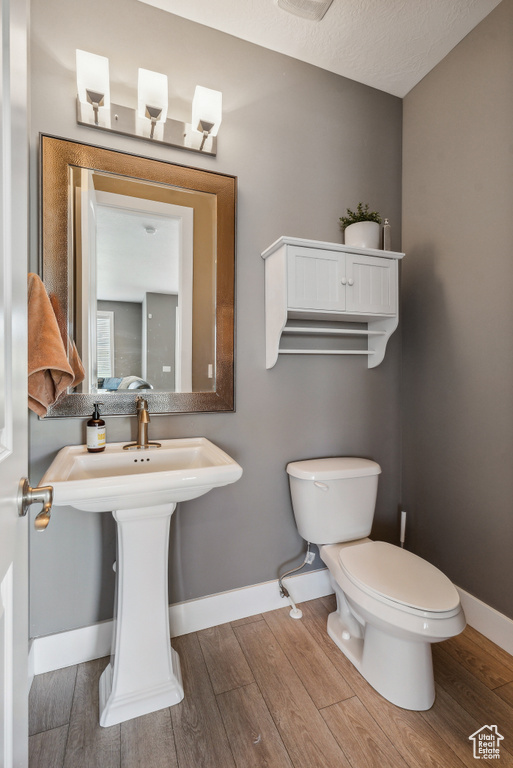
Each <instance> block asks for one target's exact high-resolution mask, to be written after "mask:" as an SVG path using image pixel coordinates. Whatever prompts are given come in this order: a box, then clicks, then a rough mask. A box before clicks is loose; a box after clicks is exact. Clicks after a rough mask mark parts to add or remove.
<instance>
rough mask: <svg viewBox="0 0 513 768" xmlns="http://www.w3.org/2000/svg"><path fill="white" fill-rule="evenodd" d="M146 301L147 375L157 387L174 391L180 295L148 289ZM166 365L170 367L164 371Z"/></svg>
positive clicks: (155, 387)
mask: <svg viewBox="0 0 513 768" xmlns="http://www.w3.org/2000/svg"><path fill="white" fill-rule="evenodd" d="M146 302H147V303H146V314H147V316H148V317H147V320H146V324H147V325H146V328H147V331H146V344H147V353H146V360H147V363H146V365H147V369H146V376H147V379H148V381H149V382H150V383H151V384H152V385H153V388H154V389H162V390H164V391H168V392H174V391H175V389H176V385H175V345H176V309H177V307H178V296H177V295H176V294H175V295H171V294H168V293H147V294H146ZM150 315H151V318H150ZM164 366H167V367H168V368H170V369H171V370H170V371H168V372H165V371H163V370H162V369H163V367H164Z"/></svg>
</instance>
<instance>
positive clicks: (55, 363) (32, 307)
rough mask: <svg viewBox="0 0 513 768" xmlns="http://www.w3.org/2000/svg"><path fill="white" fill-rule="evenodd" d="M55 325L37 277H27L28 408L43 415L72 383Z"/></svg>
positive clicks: (48, 303)
mask: <svg viewBox="0 0 513 768" xmlns="http://www.w3.org/2000/svg"><path fill="white" fill-rule="evenodd" d="M74 378H75V376H74V373H73V370H72V368H71V365H70V364H69V361H68V356H67V353H66V348H65V346H64V343H63V340H62V336H61V332H60V330H59V324H58V323H57V318H56V317H55V313H54V311H53V309H52V305H51V303H50V299H49V298H48V295H47V293H46V290H45V287H44V285H43V283H42V281H41V278H40V277H38V275H34V274H32V273H29V275H28V405H29V408H31V410H33V411H34V412H35V413H37V414H38V416H46V413H47V411H48V408H49V407H50V406H51V405H53V404H54V403H56V402H57V400H58V399H59V397H60V396H61V395H62V393H63V392H65V391H66V389H67V388H68V387H70V386H72V384H73V381H74Z"/></svg>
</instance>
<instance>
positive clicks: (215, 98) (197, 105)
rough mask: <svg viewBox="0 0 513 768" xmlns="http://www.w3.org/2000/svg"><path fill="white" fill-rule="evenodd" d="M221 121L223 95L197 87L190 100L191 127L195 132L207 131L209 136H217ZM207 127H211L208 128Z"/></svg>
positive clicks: (209, 89) (219, 92) (200, 86)
mask: <svg viewBox="0 0 513 768" xmlns="http://www.w3.org/2000/svg"><path fill="white" fill-rule="evenodd" d="M222 119H223V94H222V93H221V91H213V90H212V89H211V88H204V87H203V86H202V85H197V86H196V90H195V91H194V99H193V100H192V127H193V129H194V130H195V131H201V132H203V131H205V130H207V131H208V134H209V135H210V136H217V132H218V130H219V126H220V125H221V120H222ZM208 126H212V127H211V128H209V127H208Z"/></svg>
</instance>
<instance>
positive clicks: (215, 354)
mask: <svg viewBox="0 0 513 768" xmlns="http://www.w3.org/2000/svg"><path fill="white" fill-rule="evenodd" d="M41 149H42V185H43V196H42V216H43V222H42V235H43V280H44V282H45V284H46V287H47V290H49V292H54V293H55V294H56V295H57V298H58V299H59V303H60V305H61V306H62V307H64V308H65V309H66V312H65V315H66V321H67V327H66V331H67V334H68V336H69V338H70V339H74V341H75V343H76V346H77V349H78V352H79V354H80V356H81V358H82V362H83V364H84V368H85V371H86V377H85V379H84V381H83V383H82V384H81V385H79V387H78V388H77V389H76V390H74V391H73V393H71V392H70V393H69V394H68V395H67V396H66V397H65V398H64V399H63V400H62V401H59V403H57V405H55V406H54V407H53V408H52V409H51V411H50V413H49V415H51V416H60V415H66V416H67V415H85V413H87V412H88V410H89V408H90V403H92V402H93V400H95V399H98V398H97V395H98V393H101V397H102V401H103V402H104V403H105V407H104V411H103V412H104V413H106V414H107V415H108V414H109V413H110V414H113V413H126V412H128V413H130V412H133V411H132V408H133V402H134V400H135V396H136V395H137V394H140V393H141V390H143V391H144V394H145V397H146V398H147V399H148V403H149V407H150V410H152V411H153V412H173V411H196V410H200V411H207V410H232V409H233V275H234V207H235V179H234V178H233V177H230V176H221V175H219V174H211V173H209V172H205V171H198V170H196V169H190V168H183V167H182V166H174V165H171V164H168V163H162V162H160V161H155V160H148V159H145V158H139V157H135V156H132V155H125V154H122V153H117V152H113V151H111V150H103V149H99V148H96V147H89V146H88V145H82V144H75V143H73V142H68V141H62V140H59V139H53V138H50V137H45V136H43V137H42V148H41ZM64 193H66V194H64Z"/></svg>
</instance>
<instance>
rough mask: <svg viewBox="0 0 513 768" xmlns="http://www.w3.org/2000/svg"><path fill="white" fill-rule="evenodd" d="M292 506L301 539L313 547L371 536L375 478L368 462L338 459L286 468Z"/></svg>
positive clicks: (375, 467)
mask: <svg viewBox="0 0 513 768" xmlns="http://www.w3.org/2000/svg"><path fill="white" fill-rule="evenodd" d="M287 472H288V475H289V481H290V493H291V496H292V507H293V509H294V516H295V518H296V525H297V529H298V531H299V533H300V534H301V536H302V537H303V538H304V539H306V541H311V542H312V543H313V544H336V543H338V542H342V541H353V540H355V539H362V538H364V537H365V536H368V535H369V534H370V531H371V528H372V520H373V517H374V507H375V504H376V494H377V490H378V475H379V474H380V473H381V467H380V466H379V464H376V462H375V461H370V459H358V458H353V457H338V458H331V459H309V460H307V461H293V462H291V463H290V464H288V465H287Z"/></svg>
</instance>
